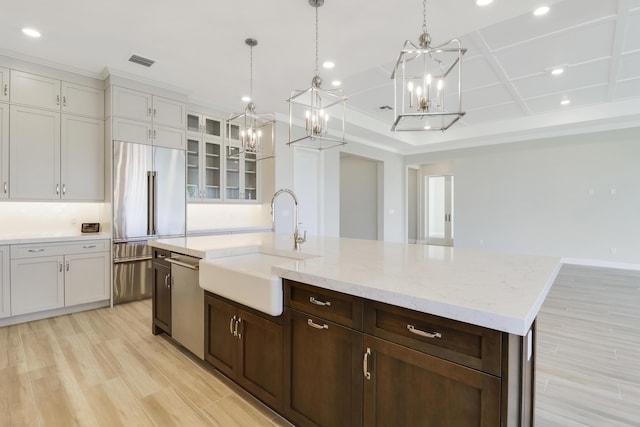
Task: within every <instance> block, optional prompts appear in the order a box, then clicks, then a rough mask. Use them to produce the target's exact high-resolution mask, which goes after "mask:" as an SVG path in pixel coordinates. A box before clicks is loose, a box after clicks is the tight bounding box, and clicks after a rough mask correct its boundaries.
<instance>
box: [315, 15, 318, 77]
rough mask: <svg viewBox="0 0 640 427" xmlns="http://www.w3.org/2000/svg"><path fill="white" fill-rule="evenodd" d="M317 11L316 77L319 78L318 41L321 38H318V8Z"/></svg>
mask: <svg viewBox="0 0 640 427" xmlns="http://www.w3.org/2000/svg"><path fill="white" fill-rule="evenodd" d="M315 9H316V76H317V75H318V62H319V59H318V57H319V56H318V45H319V43H318V39H319V37H318V8H317V7H316V8H315Z"/></svg>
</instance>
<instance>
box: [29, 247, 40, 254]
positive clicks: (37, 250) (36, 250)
mask: <svg viewBox="0 0 640 427" xmlns="http://www.w3.org/2000/svg"><path fill="white" fill-rule="evenodd" d="M27 252H32V253H33V252H44V249H42V248H41V249H29V250H28V251H27Z"/></svg>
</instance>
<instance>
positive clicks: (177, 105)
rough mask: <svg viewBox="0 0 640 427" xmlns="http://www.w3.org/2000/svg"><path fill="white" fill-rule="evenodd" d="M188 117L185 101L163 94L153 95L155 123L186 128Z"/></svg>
mask: <svg viewBox="0 0 640 427" xmlns="http://www.w3.org/2000/svg"><path fill="white" fill-rule="evenodd" d="M186 119H187V111H186V109H185V105H184V103H182V102H178V101H174V100H172V99H167V98H163V97H161V96H154V97H153V123H154V124H157V125H163V126H169V127H174V128H180V129H184V128H185V121H186ZM183 148H184V147H183Z"/></svg>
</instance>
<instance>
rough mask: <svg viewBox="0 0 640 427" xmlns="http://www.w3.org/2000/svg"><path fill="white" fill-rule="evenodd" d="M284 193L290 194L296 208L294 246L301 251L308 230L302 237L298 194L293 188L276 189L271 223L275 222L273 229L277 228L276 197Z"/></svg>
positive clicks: (272, 204)
mask: <svg viewBox="0 0 640 427" xmlns="http://www.w3.org/2000/svg"><path fill="white" fill-rule="evenodd" d="M282 193H287V194H289V195H290V196H291V198H292V199H293V205H294V208H295V216H294V217H293V221H294V222H293V224H294V228H293V247H294V249H295V250H296V251H299V250H300V244H302V243H304V242H306V241H307V231H306V230H305V232H304V235H303V236H302V237H300V230H299V229H298V198H297V197H296V194H295V193H294V192H293V191H292V190H289V189H288V188H282V189H280V190H278V191H276V193H275V194H274V195H273V198H272V199H271V223H272V224H273V230H274V231H275V228H276V213H275V204H276V198H277V197H278V196H279V195H280V194H282Z"/></svg>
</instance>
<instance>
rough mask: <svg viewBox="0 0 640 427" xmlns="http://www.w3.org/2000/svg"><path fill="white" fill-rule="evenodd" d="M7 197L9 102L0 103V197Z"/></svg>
mask: <svg viewBox="0 0 640 427" xmlns="http://www.w3.org/2000/svg"><path fill="white" fill-rule="evenodd" d="M8 197H9V104H0V199H6V198H8Z"/></svg>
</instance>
